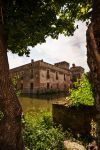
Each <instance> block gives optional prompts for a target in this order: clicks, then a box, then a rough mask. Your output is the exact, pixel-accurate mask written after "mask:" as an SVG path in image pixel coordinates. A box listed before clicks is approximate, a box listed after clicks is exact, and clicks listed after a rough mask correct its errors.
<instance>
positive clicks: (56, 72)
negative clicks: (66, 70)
mask: <svg viewBox="0 0 100 150" xmlns="http://www.w3.org/2000/svg"><path fill="white" fill-rule="evenodd" d="M56 80H58V72H56Z"/></svg>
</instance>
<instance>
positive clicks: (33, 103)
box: [19, 95, 66, 112]
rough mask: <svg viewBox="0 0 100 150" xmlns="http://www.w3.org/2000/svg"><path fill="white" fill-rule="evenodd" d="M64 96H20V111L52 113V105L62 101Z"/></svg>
mask: <svg viewBox="0 0 100 150" xmlns="http://www.w3.org/2000/svg"><path fill="white" fill-rule="evenodd" d="M65 98H66V96H57V95H56V96H47V97H42V96H41V98H40V97H38V98H37V97H29V96H25V97H23V96H21V97H19V101H20V103H21V105H22V109H23V111H24V112H28V111H34V112H39V111H41V110H47V111H52V104H53V103H55V102H57V101H60V100H64V99H65Z"/></svg>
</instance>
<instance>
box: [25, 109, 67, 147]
mask: <svg viewBox="0 0 100 150" xmlns="http://www.w3.org/2000/svg"><path fill="white" fill-rule="evenodd" d="M23 137H24V142H25V146H26V147H27V149H29V150H63V141H64V133H63V132H62V130H61V128H57V127H54V126H53V122H52V118H51V114H50V113H48V112H41V113H40V114H33V113H32V112H31V113H27V114H26V115H25V127H24V130H23Z"/></svg>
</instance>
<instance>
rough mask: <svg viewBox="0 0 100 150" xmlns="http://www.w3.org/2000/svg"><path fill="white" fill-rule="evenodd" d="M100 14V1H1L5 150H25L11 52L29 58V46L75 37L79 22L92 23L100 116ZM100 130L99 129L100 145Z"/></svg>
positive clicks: (1, 144) (91, 58) (0, 128)
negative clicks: (63, 35)
mask: <svg viewBox="0 0 100 150" xmlns="http://www.w3.org/2000/svg"><path fill="white" fill-rule="evenodd" d="M91 8H93V9H92V11H91ZM99 12H100V2H99V0H96V1H95V0H93V1H92V0H62V1H58V0H34V1H33V0H27V1H25V0H10V1H7V0H0V110H1V111H2V112H3V114H4V117H3V118H2V120H1V121H0V149H1V150H23V149H24V146H23V141H22V138H21V113H22V110H21V107H20V104H19V102H18V99H17V97H16V95H15V92H14V90H13V87H12V84H11V80H10V77H9V65H8V59H7V50H10V51H12V52H13V53H18V55H24V54H25V55H29V49H28V47H27V46H35V45H36V44H37V43H42V42H45V39H46V37H47V36H51V37H52V38H58V35H59V33H63V34H65V35H68V36H69V35H73V33H74V31H75V29H76V28H78V26H77V25H75V21H76V20H82V21H86V22H87V20H88V19H91V21H92V24H91V25H90V26H89V29H88V31H87V48H88V64H89V67H90V70H91V73H90V74H91V82H92V83H93V89H94V90H93V91H94V96H95V103H96V107H97V110H98V114H99V115H98V116H100V89H99V87H100V62H99V61H100V58H99V57H100V55H99V46H100V41H99V36H100V34H98V33H99V32H100V26H99V24H100V23H99V22H100V13H99ZM97 25H98V26H97ZM97 31H99V32H98V33H97ZM99 118H100V117H98V120H97V122H98V123H97V124H98V125H99V124H100V123H99V122H100V121H99V120H100V119H99ZM99 126H100V125H99ZM99 126H98V127H99ZM99 130H100V129H99V128H97V132H98V143H100V132H99ZM99 147H100V144H99ZM99 149H100V148H99Z"/></svg>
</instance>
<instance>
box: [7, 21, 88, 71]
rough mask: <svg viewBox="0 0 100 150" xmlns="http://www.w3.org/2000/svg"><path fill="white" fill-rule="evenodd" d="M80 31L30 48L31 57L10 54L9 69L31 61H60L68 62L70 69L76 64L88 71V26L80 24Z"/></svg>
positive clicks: (52, 62) (48, 39)
mask: <svg viewBox="0 0 100 150" xmlns="http://www.w3.org/2000/svg"><path fill="white" fill-rule="evenodd" d="M78 24H79V29H77V30H76V31H75V33H74V36H70V37H67V36H66V37H65V36H64V35H59V38H58V39H57V40H56V39H51V38H50V37H48V38H47V40H46V43H43V44H41V45H40V44H38V45H37V46H35V47H34V48H32V47H30V49H31V51H30V57H26V56H22V57H19V56H18V55H16V54H12V53H11V52H9V53H8V60H9V67H10V69H11V68H15V67H17V66H21V65H24V64H27V63H30V62H31V59H34V61H36V60H41V59H43V60H44V61H45V62H48V63H50V64H54V63H56V62H60V61H67V62H68V63H70V67H71V66H72V64H73V63H74V64H75V65H77V66H82V67H83V68H85V71H88V70H89V68H88V65H87V57H86V26H85V24H84V23H81V22H78Z"/></svg>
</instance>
